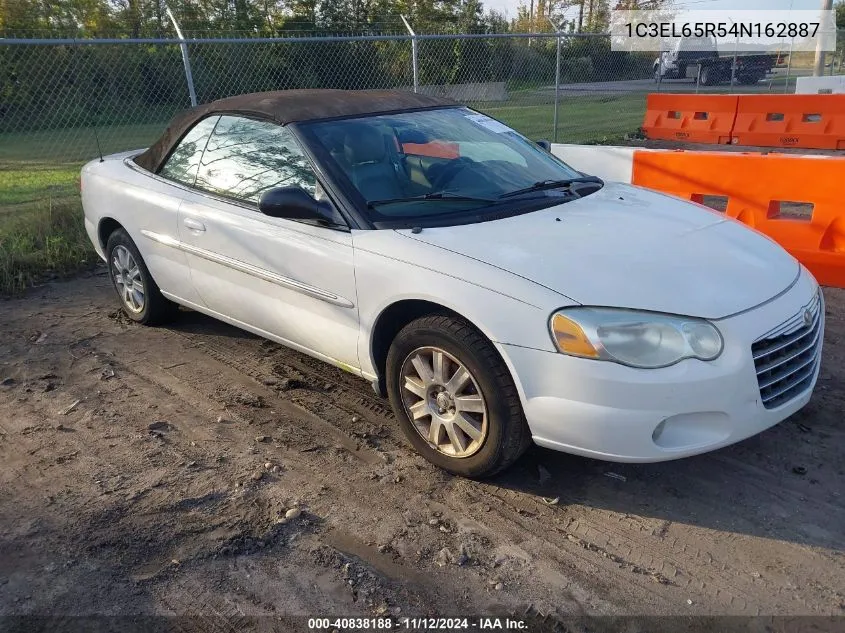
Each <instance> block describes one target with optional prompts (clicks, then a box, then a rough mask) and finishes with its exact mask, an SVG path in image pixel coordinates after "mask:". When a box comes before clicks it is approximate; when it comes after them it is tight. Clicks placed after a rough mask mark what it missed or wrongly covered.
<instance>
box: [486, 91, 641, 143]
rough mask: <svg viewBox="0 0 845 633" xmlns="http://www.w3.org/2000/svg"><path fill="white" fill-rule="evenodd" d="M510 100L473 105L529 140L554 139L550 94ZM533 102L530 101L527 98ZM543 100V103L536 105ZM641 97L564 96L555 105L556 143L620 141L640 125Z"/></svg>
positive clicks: (620, 95)
mask: <svg viewBox="0 0 845 633" xmlns="http://www.w3.org/2000/svg"><path fill="white" fill-rule="evenodd" d="M541 94H542V96H538V93H534V94H533V95H525V96H523V97H522V102H520V99H518V98H514V99H511V100H510V101H507V102H504V103H475V104H472V107H474V108H475V109H477V110H480V111H482V112H485V113H487V114H489V115H490V116H492V117H495V118H497V119H499V120H501V121H503V122H504V123H507V124H508V125H509V126H511V127H512V128H514V129H516V130H518V131H520V132H522V133H523V134H525V135H526V136H528V137H529V138H532V139H541V138H544V139H548V140H554V138H555V134H554V92H553V91H547V92H544V93H541ZM532 98H533V99H534V102H533V103H532V102H531V99H532ZM540 99H544V100H546V101H547V102H546V103H542V102H541V103H537V101H539V100H540ZM644 114H645V95H643V94H633V93H626V94H619V95H601V96H596V95H568V94H566V92H565V91H564V92H562V94H561V100H560V104H559V105H558V126H557V142H558V143H596V142H602V143H611V142H614V141H621V140H622V139H623V138H624V137H625V135H626V134H629V133H632V132H634V131H636V130H637V128H639V127H640V126H641V125H642V122H643V116H644Z"/></svg>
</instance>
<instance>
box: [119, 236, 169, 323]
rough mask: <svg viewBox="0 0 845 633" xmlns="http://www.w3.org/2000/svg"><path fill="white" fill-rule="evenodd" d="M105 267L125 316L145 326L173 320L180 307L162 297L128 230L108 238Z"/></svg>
mask: <svg viewBox="0 0 845 633" xmlns="http://www.w3.org/2000/svg"><path fill="white" fill-rule="evenodd" d="M106 264H107V265H108V267H109V278H110V279H111V282H112V286H113V287H114V289H115V292H117V296H118V299H119V300H120V306H121V308H122V309H123V312H124V313H125V314H126V316H128V317H129V318H130V319H132V320H133V321H135V322H137V323H141V324H142V325H160V324H162V323H166V322H168V321H170V320H171V319H173V317H174V316H175V315H176V312H177V311H178V309H179V306H178V305H176V304H175V303H173V302H172V301H170V300H169V299H166V298H165V297H164V295H162V294H161V290H160V289H159V287H158V285H157V284H156V282H155V281H154V280H153V278H152V275H150V271H149V270H147V265H146V264H145V263H144V259H143V258H142V257H141V253H140V252H139V251H138V247H137V246H135V242H133V241H132V238H131V237H129V234H128V233H127V232H126V230H125V229H123V228H120V229H116V230H115V231H114V232H112V234H111V235H109V239H108V242H107V244H106Z"/></svg>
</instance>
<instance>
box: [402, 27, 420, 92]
mask: <svg viewBox="0 0 845 633" xmlns="http://www.w3.org/2000/svg"><path fill="white" fill-rule="evenodd" d="M399 17H400V18H402V22H404V23H405V28H406V29H408V33H409V34H410V35H411V69H412V70H413V73H414V92H419V91H420V79H419V66H418V65H417V34H416V33H414V29H412V28H411V25H410V24H408V20H406V19H405V16H404V15H400V16H399Z"/></svg>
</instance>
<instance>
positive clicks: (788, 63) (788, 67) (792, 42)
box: [783, 37, 795, 93]
mask: <svg viewBox="0 0 845 633" xmlns="http://www.w3.org/2000/svg"><path fill="white" fill-rule="evenodd" d="M794 45H795V38H794V37H793V38H792V39H791V40H789V57H788V58H787V60H786V83H785V87H784V89H783V91H784V93H788V92H789V80H790V75H792V47H793V46H794Z"/></svg>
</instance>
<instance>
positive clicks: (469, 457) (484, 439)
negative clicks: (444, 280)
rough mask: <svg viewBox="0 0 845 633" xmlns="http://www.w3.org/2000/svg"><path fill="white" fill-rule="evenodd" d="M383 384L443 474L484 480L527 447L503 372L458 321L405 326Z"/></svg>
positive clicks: (492, 352)
mask: <svg viewBox="0 0 845 633" xmlns="http://www.w3.org/2000/svg"><path fill="white" fill-rule="evenodd" d="M386 379H387V381H386V382H387V392H388V396H389V398H390V404H391V406H392V407H393V411H394V413H395V414H396V418H397V419H398V420H399V425H400V427H401V428H402V431H403V432H404V434H405V436H406V437H407V439H408V441H409V442H410V443H411V444H412V445H413V447H414V448H415V449H416V450H417V452H419V453H420V454H421V455H422V456H423V457H425V458H426V459H427V460H428V461H430V462H432V463H433V464H435V465H436V466H439V467H440V468H442V469H444V470H447V471H449V472H451V473H454V474H456V475H461V476H464V477H473V478H477V477H489V476H491V475H494V474H495V473H497V472H499V471H501V470H503V469H505V468H507V467H508V466H510V465H511V464H512V463H513V462H515V461H516V460H517V459H518V458H519V457H520V455H522V453H523V452H525V449H526V448H528V446H529V445H530V444H531V435H530V432H529V430H528V425H527V424H526V422H525V417H524V415H523V412H522V405H521V404H520V401H519V395H518V394H517V391H516V386H515V385H514V382H513V379H512V378H511V375H510V373H509V371H508V369H507V367H506V366H505V364H504V362H503V361H502V359H501V357H500V356H499V354H498V353H497V352H496V349H495V348H494V347H493V345H492V344H491V343H490V342H489V341H488V340H487V339H486V338H485V337H484V336H483V335H482V334H481V333H480V332H478V330H476V329H475V328H474V327H473V326H472V325H470V324H469V323H467V322H466V321H464V320H463V319H460V318H457V317H452V316H448V315H443V314H440V315H432V316H426V317H422V318H419V319H417V320H415V321H412V322H411V323H409V324H408V325H406V326H405V327H404V328H402V330H401V331H400V332H399V333H398V334H397V335H396V338H395V339H394V340H393V343H392V345H391V347H390V350H389V352H388V354H387V366H386Z"/></svg>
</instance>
